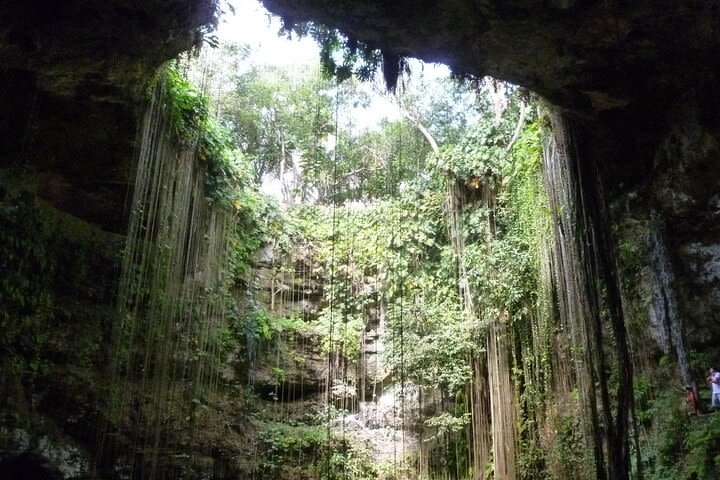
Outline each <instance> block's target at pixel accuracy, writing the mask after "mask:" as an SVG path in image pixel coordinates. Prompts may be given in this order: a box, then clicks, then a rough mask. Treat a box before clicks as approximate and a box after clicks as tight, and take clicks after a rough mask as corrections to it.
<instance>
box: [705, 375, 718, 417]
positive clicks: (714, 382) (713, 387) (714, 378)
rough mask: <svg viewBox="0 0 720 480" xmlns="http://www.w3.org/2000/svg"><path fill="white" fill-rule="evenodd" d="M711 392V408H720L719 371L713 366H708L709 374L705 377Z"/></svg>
mask: <svg viewBox="0 0 720 480" xmlns="http://www.w3.org/2000/svg"><path fill="white" fill-rule="evenodd" d="M707 382H708V383H709V384H710V391H711V394H712V397H711V402H710V406H711V407H712V409H713V410H717V409H718V408H720V372H718V371H717V369H716V368H715V367H711V368H710V376H709V377H707Z"/></svg>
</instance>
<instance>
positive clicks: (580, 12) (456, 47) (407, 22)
mask: <svg viewBox="0 0 720 480" xmlns="http://www.w3.org/2000/svg"><path fill="white" fill-rule="evenodd" d="M263 3H264V4H265V6H266V8H268V9H269V10H270V11H271V12H273V13H275V14H277V15H279V16H281V17H282V18H283V19H284V20H285V23H286V24H287V25H293V24H297V23H299V22H306V21H314V22H318V23H321V24H324V25H327V26H331V27H335V28H338V29H339V30H340V31H342V32H343V33H345V34H346V35H348V36H350V37H352V38H354V39H357V40H361V41H364V42H366V43H368V44H369V45H371V46H372V47H375V48H379V49H381V50H383V52H385V53H390V54H393V55H399V56H408V57H416V58H420V59H423V60H426V61H432V62H442V63H446V64H448V65H449V66H450V67H451V68H452V69H453V70H454V72H455V73H466V74H472V75H477V76H484V75H490V76H493V77H495V78H498V79H502V80H507V81H510V82H512V83H516V84H520V85H523V86H526V87H528V88H530V89H532V90H534V91H536V92H538V93H539V94H541V95H542V96H544V97H545V98H547V99H549V100H550V101H552V102H553V103H555V104H557V105H560V106H562V107H564V108H566V109H570V110H573V111H576V112H578V113H579V114H592V113H593V112H597V111H603V110H612V109H618V108H622V107H624V106H627V105H629V104H631V103H633V102H634V101H636V100H638V99H639V98H640V97H646V98H647V97H653V98H659V97H661V96H662V95H666V94H668V93H669V92H672V91H673V90H676V89H679V88H684V87H685V86H687V85H688V84H690V83H697V81H698V77H706V76H714V75H715V74H716V71H717V66H718V56H717V55H716V53H715V52H716V51H717V48H718V46H720V45H719V43H720V30H718V20H719V12H718V7H719V4H718V2H715V1H676V0H672V1H665V0H652V1H633V2H624V1H604V2H603V1H573V0H547V1H537V0H511V1H508V0H490V1H489V0H446V1H440V2H433V1H428V0H420V1H417V0H414V1H408V0H402V1H392V2H381V1H365V0H336V1H332V2H328V1H326V0H263Z"/></svg>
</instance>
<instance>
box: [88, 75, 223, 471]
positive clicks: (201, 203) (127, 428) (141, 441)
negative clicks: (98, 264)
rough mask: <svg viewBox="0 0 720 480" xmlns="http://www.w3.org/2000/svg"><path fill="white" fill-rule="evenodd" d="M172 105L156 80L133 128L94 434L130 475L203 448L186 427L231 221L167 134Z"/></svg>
mask: <svg viewBox="0 0 720 480" xmlns="http://www.w3.org/2000/svg"><path fill="white" fill-rule="evenodd" d="M173 108H174V107H173V105H172V103H171V102H169V101H168V98H167V95H166V92H165V85H164V83H163V82H162V81H160V82H158V85H157V87H156V88H155V90H154V92H153V96H152V99H151V100H150V102H149V105H148V108H147V111H146V113H145V117H144V121H143V125H142V130H141V131H140V132H139V151H138V155H137V167H136V168H137V173H136V180H135V187H134V193H133V199H132V211H131V215H130V223H129V227H128V235H127V242H126V246H125V251H124V260H123V270H122V278H121V283H120V291H119V294H118V299H117V316H118V318H117V321H116V329H115V331H114V332H113V333H114V345H115V346H114V354H113V357H112V364H111V369H112V383H111V385H110V392H109V399H108V412H107V422H106V424H105V425H104V426H103V429H102V431H101V440H102V441H101V458H114V459H117V460H116V464H115V465H114V466H113V467H112V468H113V469H115V470H121V471H124V472H126V473H127V474H129V475H132V476H133V478H135V477H137V478H156V477H158V476H163V478H167V477H173V476H177V475H178V471H179V470H178V469H179V468H180V467H178V465H177V463H178V462H177V461H175V460H176V459H177V458H181V457H183V456H184V457H185V458H187V457H189V456H190V453H191V452H190V451H191V450H192V451H194V452H195V453H198V448H199V449H202V448H203V446H202V445H198V442H199V440H198V439H196V438H195V430H194V428H193V427H194V426H195V425H196V423H197V422H199V421H200V419H201V417H202V414H203V411H204V410H205V409H206V408H207V406H206V405H207V403H208V402H209V401H210V400H211V398H212V396H213V394H214V390H215V388H216V386H217V382H218V368H217V367H218V361H217V360H218V356H219V344H218V338H217V333H218V331H219V329H220V328H221V327H222V325H223V322H224V311H225V300H226V298H227V295H226V289H225V287H226V285H227V278H226V275H225V274H224V269H223V268H222V266H223V265H224V261H225V258H226V256H227V253H228V247H229V244H228V238H229V233H230V232H231V231H232V225H233V219H232V215H231V214H230V212H228V211H225V210H222V209H221V208H220V207H219V206H217V204H215V205H211V204H209V203H208V201H207V198H206V197H207V195H206V191H205V189H206V186H205V185H206V171H205V169H206V168H207V167H206V163H203V162H200V161H198V158H197V151H198V148H197V142H195V143H193V142H192V141H190V142H188V139H183V142H179V141H178V139H176V138H174V134H173V128H172V125H171V123H172V122H171V118H172V115H173V111H172V109H173ZM174 459H175V460H174Z"/></svg>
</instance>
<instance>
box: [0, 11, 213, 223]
mask: <svg viewBox="0 0 720 480" xmlns="http://www.w3.org/2000/svg"><path fill="white" fill-rule="evenodd" d="M215 14H216V2H214V1H213V0H151V1H139V0H110V1H103V2H87V1H84V0H71V1H68V2H53V1H51V0H42V1H37V2H24V1H20V0H10V1H6V2H3V3H2V5H0V102H1V103H2V105H3V108H2V111H0V132H2V135H3V141H2V142H1V143H0V166H14V167H22V168H25V169H27V170H31V171H33V172H35V173H36V174H37V176H38V179H39V185H38V188H37V193H38V195H39V196H40V197H41V198H43V199H45V200H47V201H48V202H50V203H51V204H53V205H54V206H56V207H58V208H59V209H61V210H62V211H65V212H69V213H72V214H73V215H75V216H78V217H80V218H83V219H85V220H88V221H91V222H93V223H95V224H97V225H100V226H102V227H103V228H106V229H110V230H114V231H119V230H121V228H122V220H123V213H122V212H123V207H124V199H125V195H126V191H127V188H128V179H129V178H131V175H130V169H131V160H132V157H133V145H134V141H135V136H136V131H137V127H138V123H139V118H140V114H141V110H142V107H143V102H144V89H145V86H146V85H147V84H148V81H149V80H150V77H151V76H152V75H153V72H154V71H155V69H156V68H157V67H158V66H159V65H160V64H161V63H162V62H165V61H167V60H170V59H172V58H174V57H175V56H176V55H177V54H178V53H180V52H183V51H187V50H189V49H190V48H192V47H193V45H197V44H199V42H201V41H202V32H203V31H204V30H205V29H206V26H207V25H208V24H211V23H212V22H213V21H214V18H215Z"/></svg>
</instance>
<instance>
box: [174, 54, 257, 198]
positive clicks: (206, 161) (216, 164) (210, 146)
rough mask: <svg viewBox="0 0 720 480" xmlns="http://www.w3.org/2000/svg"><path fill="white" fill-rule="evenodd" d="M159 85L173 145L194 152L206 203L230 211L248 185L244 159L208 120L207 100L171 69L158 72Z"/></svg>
mask: <svg viewBox="0 0 720 480" xmlns="http://www.w3.org/2000/svg"><path fill="white" fill-rule="evenodd" d="M161 82H162V86H163V89H164V94H165V95H164V96H163V97H162V98H163V99H164V101H165V103H164V105H163V106H164V109H165V111H166V113H167V115H168V117H169V120H170V128H171V131H172V134H173V137H174V140H175V142H176V144H177V145H178V147H179V148H181V149H194V150H195V151H196V153H197V158H198V160H199V161H200V162H201V163H202V164H203V165H205V167H206V170H205V189H206V192H205V193H206V195H207V199H208V201H210V202H218V203H219V204H220V205H222V206H223V207H226V208H230V207H231V206H232V205H233V204H234V203H235V200H236V198H235V195H236V194H237V193H238V192H239V191H240V190H241V189H242V188H241V187H242V185H243V183H245V184H247V183H248V182H249V181H250V178H249V170H248V168H247V163H246V161H245V160H244V157H243V156H242V155H239V154H236V153H235V152H234V151H233V147H234V145H233V142H232V137H231V136H230V133H229V132H228V131H227V129H225V128H224V127H222V126H221V125H220V124H219V123H218V121H217V120H215V119H214V118H213V117H212V115H211V112H210V99H209V98H208V97H207V96H205V95H203V94H202V93H201V92H200V91H199V90H198V89H197V88H195V87H194V86H192V85H191V84H190V83H189V82H187V81H186V80H185V79H183V77H182V76H181V75H180V73H178V72H177V70H175V69H173V68H169V67H168V68H165V69H164V70H163V71H162V72H161Z"/></svg>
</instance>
